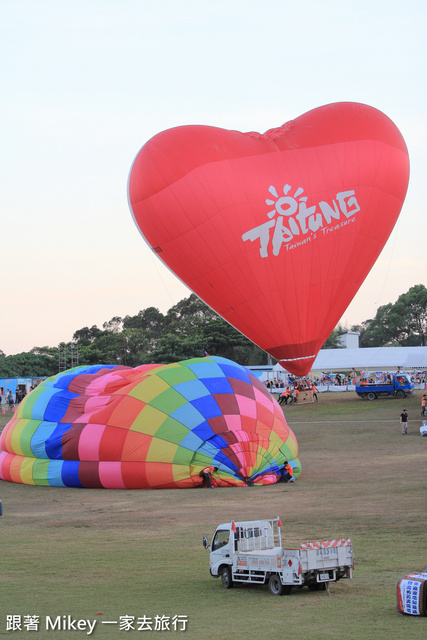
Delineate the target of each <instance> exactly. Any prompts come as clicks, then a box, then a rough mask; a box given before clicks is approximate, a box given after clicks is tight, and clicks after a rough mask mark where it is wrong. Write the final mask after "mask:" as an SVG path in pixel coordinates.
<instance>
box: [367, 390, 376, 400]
mask: <svg viewBox="0 0 427 640" xmlns="http://www.w3.org/2000/svg"><path fill="white" fill-rule="evenodd" d="M376 397H377V394H376V393H374V392H373V391H370V392H369V393H368V394H367V398H368V400H375V398H376Z"/></svg>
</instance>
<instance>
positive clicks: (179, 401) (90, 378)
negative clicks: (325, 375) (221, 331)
mask: <svg viewBox="0 0 427 640" xmlns="http://www.w3.org/2000/svg"><path fill="white" fill-rule="evenodd" d="M297 456H298V444H297V441H296V438H295V436H294V434H293V432H292V431H291V429H289V427H288V426H287V424H286V421H285V418H284V416H283V412H282V410H281V409H280V407H279V405H278V403H277V401H276V400H275V399H274V398H273V397H272V396H271V395H270V394H269V392H268V391H267V389H265V387H264V385H263V384H262V383H261V382H259V380H257V378H256V377H255V376H253V375H252V373H251V372H250V371H249V369H247V368H245V367H242V366H240V365H238V364H236V363H234V362H232V361H230V360H226V359H224V358H214V357H207V358H197V359H193V360H186V361H183V362H176V363H173V364H167V365H154V364H150V365H142V366H139V367H136V368H130V367H124V366H114V365H96V366H83V367H77V368H75V369H72V370H69V371H66V372H64V373H60V374H58V375H56V376H54V377H52V378H49V379H48V380H45V381H44V382H43V383H42V384H40V385H39V386H38V387H37V388H36V389H35V390H34V391H32V392H31V393H30V394H29V395H28V396H27V397H26V398H25V399H24V400H23V401H22V403H21V404H20V406H19V409H18V410H17V412H16V413H15V415H14V417H13V419H12V420H11V421H10V422H9V423H8V424H7V425H6V427H5V429H4V430H3V433H2V435H1V438H0V478H1V479H3V480H8V481H12V482H19V483H24V484H33V485H48V486H61V487H92V488H97V487H103V488H108V489H154V488H186V487H195V486H201V484H202V480H201V478H200V477H199V472H200V471H201V469H202V468H203V467H205V466H206V465H212V466H215V467H218V472H217V473H216V474H215V478H216V484H217V485H218V486H243V485H245V484H246V483H247V479H250V480H251V482H254V483H255V484H272V483H275V482H277V480H278V478H279V476H280V469H281V468H282V467H283V464H284V462H285V460H289V462H290V463H291V465H292V466H293V468H294V474H295V476H296V477H298V475H299V474H300V471H301V467H300V462H299V460H298V458H297Z"/></svg>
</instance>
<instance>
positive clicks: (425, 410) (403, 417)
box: [400, 394, 427, 436]
mask: <svg viewBox="0 0 427 640" xmlns="http://www.w3.org/2000/svg"><path fill="white" fill-rule="evenodd" d="M426 400H427V394H424V395H423V397H422V398H421V417H424V416H427V407H426ZM408 423H409V418H408V410H407V409H403V411H402V413H401V414H400V426H401V428H402V436H406V435H407V433H408Z"/></svg>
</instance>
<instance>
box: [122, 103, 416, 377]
mask: <svg viewBox="0 0 427 640" xmlns="http://www.w3.org/2000/svg"><path fill="white" fill-rule="evenodd" d="M408 179H409V160H408V152H407V149H406V145H405V142H404V140H403V138H402V136H401V134H400V132H399V130H398V129H397V128H396V126H395V125H394V124H393V122H392V121H391V120H390V119H389V118H388V117H387V116H385V115H384V114H383V113H381V112H380V111H378V110H377V109H374V108H372V107H369V106H366V105H363V104H357V103H352V102H344V103H336V104H330V105H326V106H323V107H319V108H317V109H313V110H312V111H309V112H308V113H305V114H304V115H302V116H300V117H298V118H296V119H295V120H292V121H290V122H288V123H286V124H285V125H283V126H282V127H279V128H277V129H271V130H269V131H267V132H266V133H264V134H259V133H254V132H251V133H240V132H238V131H228V130H225V129H219V128H215V127H208V126H183V127H177V128H174V129H169V130H167V131H164V132H162V133H159V134H158V135H156V136H154V137H153V138H152V139H151V140H149V141H148V142H147V143H146V144H145V145H144V146H143V147H142V149H141V151H140V152H139V154H138V155H137V157H136V159H135V161H134V163H133V166H132V169H131V172H130V176H129V202H130V207H131V210H132V213H133V216H134V218H135V222H136V224H137V225H138V227H139V229H140V231H141V233H142V235H143V236H144V238H145V240H146V241H147V243H148V244H149V245H150V247H151V248H152V249H153V251H155V252H156V253H157V254H158V256H159V258H160V259H161V260H162V261H163V262H164V263H165V264H166V265H167V266H168V267H169V268H170V269H171V270H172V271H173V272H174V273H175V274H176V275H177V276H178V277H179V278H180V279H181V280H182V281H183V282H184V283H185V284H186V285H187V286H188V287H189V288H190V289H192V290H193V291H194V292H195V293H196V294H197V295H198V296H199V297H200V298H202V299H203V300H204V301H205V302H206V303H207V304H208V305H209V306H210V307H212V309H214V310H215V311H216V312H217V313H219V314H220V315H221V316H222V317H223V318H225V319H226V320H228V322H230V323H231V324H232V325H233V326H234V327H236V328H237V329H238V330H239V331H241V332H242V333H243V334H244V335H245V336H247V337H248V338H249V339H250V340H252V341H253V342H255V343H256V344H257V345H259V346H260V347H261V348H262V349H265V351H267V352H268V353H270V354H271V355H272V356H273V357H274V358H276V359H277V360H279V361H280V362H281V364H282V365H283V366H284V367H285V368H286V369H287V370H288V371H291V372H293V373H295V374H296V375H304V374H306V373H307V372H308V371H309V370H310V367H311V365H312V363H313V361H314V359H315V357H316V355H317V353H318V351H319V349H320V348H321V347H322V345H323V343H324V342H325V340H326V339H327V337H328V336H329V335H330V333H331V331H332V330H333V328H334V327H335V325H336V323H337V322H338V321H339V319H340V317H341V316H342V314H343V313H344V311H345V309H346V308H347V306H348V305H349V303H350V302H351V300H352V298H353V297H354V295H355V293H356V292H357V290H358V289H359V287H360V285H361V284H362V282H363V280H364V279H365V278H366V276H367V274H368V272H369V270H370V269H371V267H372V265H373V264H374V262H375V260H376V259H377V257H378V255H379V253H380V252H381V250H382V248H383V246H384V244H385V242H386V241H387V238H388V237H389V235H390V233H391V231H392V229H393V226H394V224H395V222H396V220H397V217H398V215H399V212H400V210H401V207H402V204H403V201H404V198H405V194H406V190H407V186H408Z"/></svg>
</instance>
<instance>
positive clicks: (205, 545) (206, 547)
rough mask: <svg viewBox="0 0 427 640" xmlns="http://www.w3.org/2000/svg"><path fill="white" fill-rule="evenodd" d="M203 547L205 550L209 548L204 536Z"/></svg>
mask: <svg viewBox="0 0 427 640" xmlns="http://www.w3.org/2000/svg"><path fill="white" fill-rule="evenodd" d="M203 546H204V548H205V549H208V548H209V542H208V539H207V537H206V536H203Z"/></svg>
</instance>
